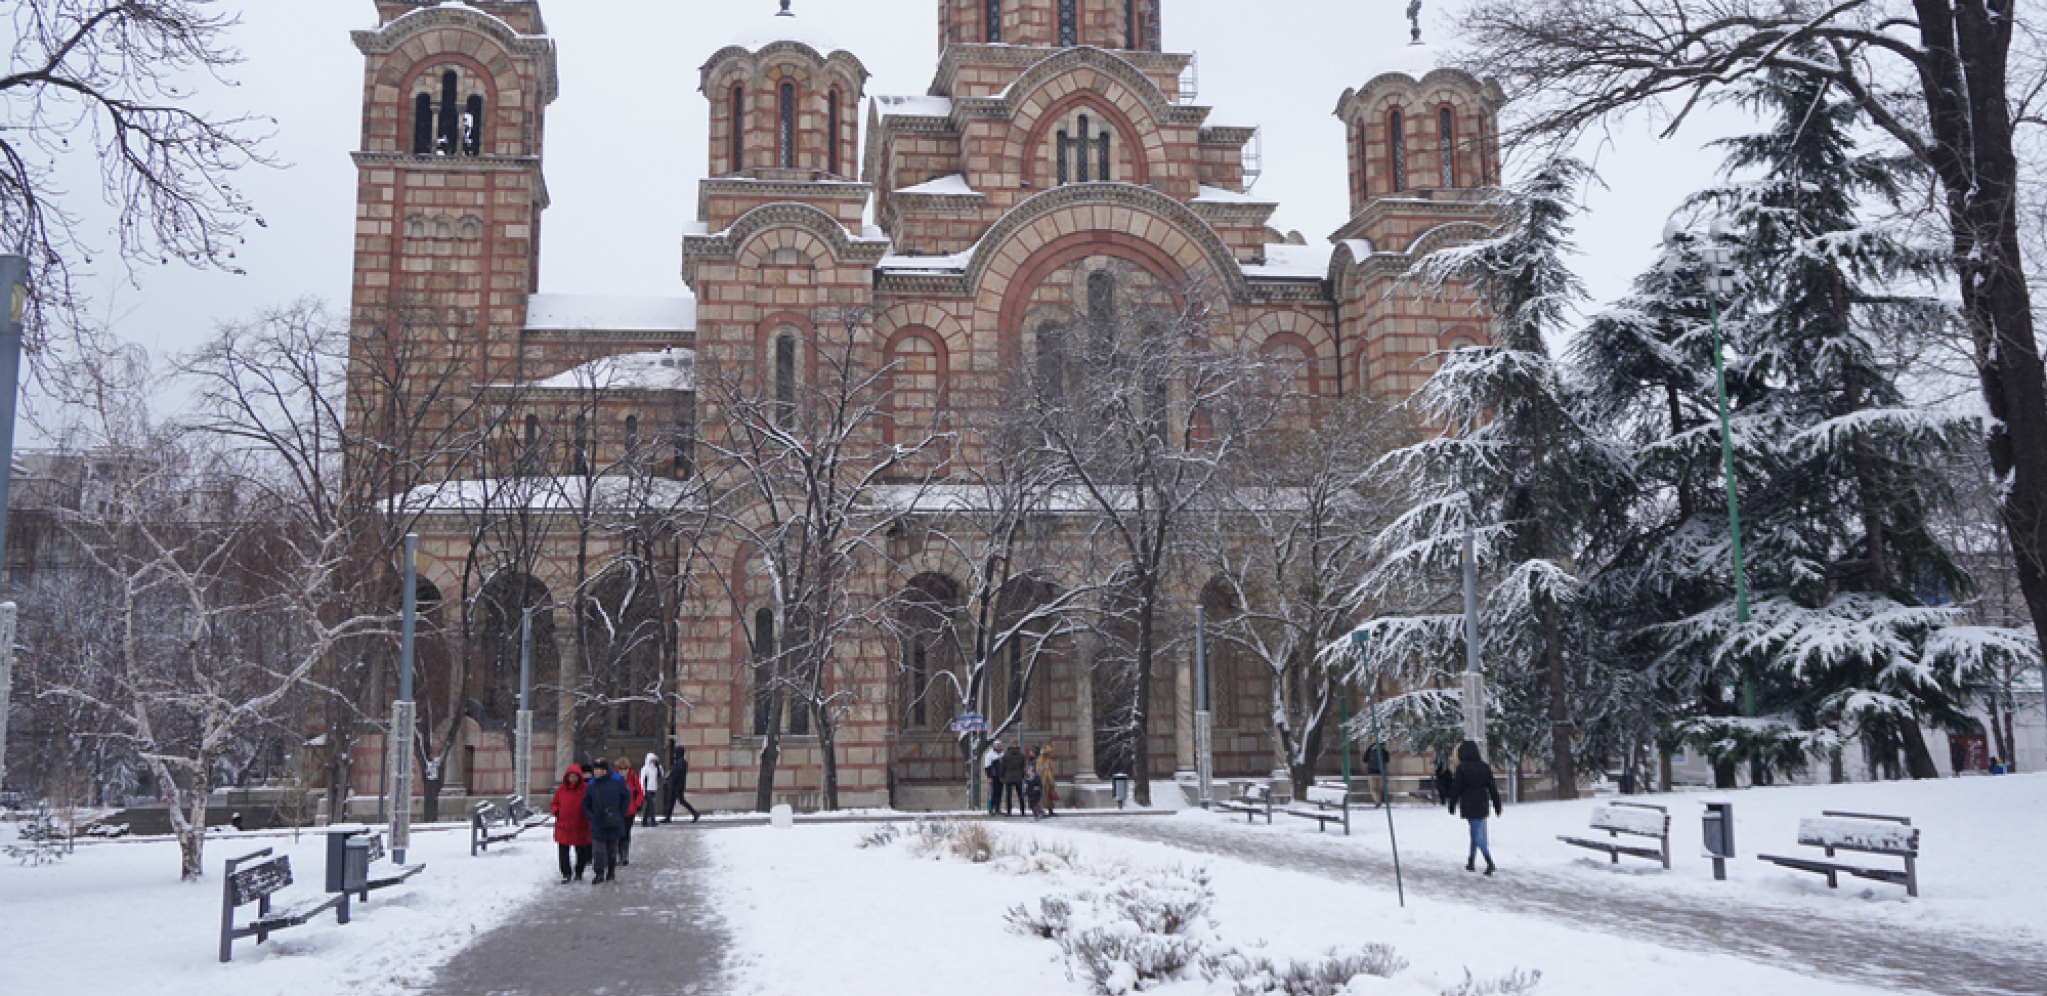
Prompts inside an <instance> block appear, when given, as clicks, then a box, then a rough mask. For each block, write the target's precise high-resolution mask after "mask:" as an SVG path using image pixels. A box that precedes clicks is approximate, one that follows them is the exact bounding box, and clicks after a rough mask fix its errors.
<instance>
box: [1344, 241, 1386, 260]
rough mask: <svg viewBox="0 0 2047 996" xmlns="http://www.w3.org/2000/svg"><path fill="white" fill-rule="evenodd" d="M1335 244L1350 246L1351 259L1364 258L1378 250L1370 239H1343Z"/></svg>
mask: <svg viewBox="0 0 2047 996" xmlns="http://www.w3.org/2000/svg"><path fill="white" fill-rule="evenodd" d="M1337 245H1340V246H1348V247H1349V248H1350V258H1352V259H1364V258H1365V257H1366V256H1370V255H1371V254H1373V253H1375V252H1378V251H1379V249H1378V247H1377V246H1374V245H1372V240H1371V239H1344V240H1343V241H1341V242H1338V243H1337Z"/></svg>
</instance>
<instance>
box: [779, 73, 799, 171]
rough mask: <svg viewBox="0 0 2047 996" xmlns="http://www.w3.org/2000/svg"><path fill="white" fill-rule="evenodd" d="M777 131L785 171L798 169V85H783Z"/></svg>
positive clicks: (781, 163)
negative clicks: (779, 137)
mask: <svg viewBox="0 0 2047 996" xmlns="http://www.w3.org/2000/svg"><path fill="white" fill-rule="evenodd" d="M777 121H778V124H777V125H776V127H777V129H778V130H779V132H780V133H781V143H780V144H781V146H782V151H781V159H780V163H779V164H780V165H781V167H782V168H783V169H795V168H796V84H794V83H784V84H782V99H781V107H780V109H779V110H778V111H777Z"/></svg>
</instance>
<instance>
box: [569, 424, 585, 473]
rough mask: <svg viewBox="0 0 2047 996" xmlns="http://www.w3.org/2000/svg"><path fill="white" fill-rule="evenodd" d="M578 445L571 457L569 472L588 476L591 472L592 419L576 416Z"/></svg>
mask: <svg viewBox="0 0 2047 996" xmlns="http://www.w3.org/2000/svg"><path fill="white" fill-rule="evenodd" d="M575 436H576V447H575V452H574V453H573V454H571V455H570V457H569V473H571V474H576V475H578V476H588V475H589V473H590V420H589V419H587V418H585V417H583V416H581V415H577V416H576V428H575Z"/></svg>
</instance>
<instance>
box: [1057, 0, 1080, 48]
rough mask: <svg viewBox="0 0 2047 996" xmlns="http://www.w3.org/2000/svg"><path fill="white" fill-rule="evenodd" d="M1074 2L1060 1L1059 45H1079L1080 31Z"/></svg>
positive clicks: (1070, 0) (1069, 0)
mask: <svg viewBox="0 0 2047 996" xmlns="http://www.w3.org/2000/svg"><path fill="white" fill-rule="evenodd" d="M1073 6H1074V4H1073V0H1059V44H1061V45H1078V44H1080V42H1079V35H1080V32H1079V29H1078V27H1077V26H1076V25H1075V23H1074V22H1075V20H1076V17H1075V16H1074V10H1073Z"/></svg>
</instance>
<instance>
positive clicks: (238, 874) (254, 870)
mask: <svg viewBox="0 0 2047 996" xmlns="http://www.w3.org/2000/svg"><path fill="white" fill-rule="evenodd" d="M290 885H291V858H290V856H288V855H283V854H280V855H278V856H277V857H274V858H271V859H270V860H268V861H265V862H263V863H262V864H260V865H250V866H249V867H247V868H238V869H236V870H235V873H234V874H232V875H229V876H228V902H229V904H230V905H234V906H242V905H245V904H248V903H253V902H255V901H256V900H258V899H261V898H263V897H264V896H267V895H270V894H271V893H273V892H277V891H279V890H281V889H284V888H286V887H287V886H290Z"/></svg>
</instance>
